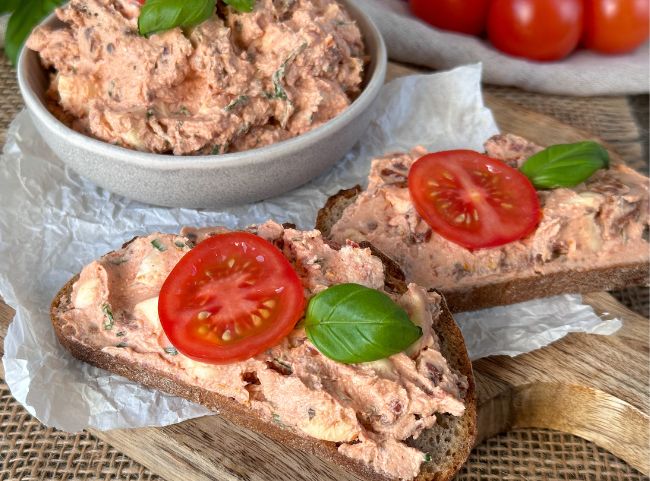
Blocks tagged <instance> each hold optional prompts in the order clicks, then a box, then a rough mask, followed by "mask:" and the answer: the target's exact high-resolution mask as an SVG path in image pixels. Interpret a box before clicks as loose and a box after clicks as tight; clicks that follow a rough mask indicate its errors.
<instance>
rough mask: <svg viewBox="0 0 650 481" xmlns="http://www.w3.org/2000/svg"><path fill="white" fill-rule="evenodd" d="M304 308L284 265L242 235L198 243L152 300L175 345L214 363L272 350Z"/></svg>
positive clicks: (274, 252)
mask: <svg viewBox="0 0 650 481" xmlns="http://www.w3.org/2000/svg"><path fill="white" fill-rule="evenodd" d="M304 308H305V298H304V292H303V287H302V284H301V282H300V278H299V277H298V275H297V274H296V272H295V271H294V269H293V267H292V266H291V264H290V263H289V261H287V259H286V258H285V257H284V256H283V255H282V253H281V252H280V251H279V250H278V249H277V248H276V247H275V246H274V245H273V244H271V243H269V242H268V241H266V240H264V239H262V238H260V237H258V236H256V235H253V234H249V233H246V232H232V233H227V234H221V235H216V236H213V237H210V238H208V239H206V240H205V241H203V242H201V243H200V244H198V245H197V246H196V247H195V248H194V249H192V250H191V251H190V252H188V253H187V254H186V255H185V256H184V257H183V258H182V259H181V260H180V262H179V263H178V264H177V265H176V266H175V267H174V269H173V270H172V272H171V273H170V274H169V277H168V278H167V280H166V281H165V282H164V284H163V286H162V289H161V291H160V298H159V300H158V314H159V316H160V322H161V324H162V327H163V330H164V331H165V334H166V335H167V337H168V338H169V341H170V342H171V343H172V344H173V345H174V347H176V349H178V350H179V351H180V352H182V353H183V354H185V355H186V356H187V357H190V358H192V359H195V360H197V361H202V362H207V363H213V364H225V363H230V362H236V361H242V360H244V359H248V358H250V357H252V356H255V355H256V354H259V353H260V352H262V351H264V350H265V349H268V348H269V347H272V346H274V345H276V344H277V343H278V342H280V341H281V340H282V339H283V338H284V337H285V336H286V335H287V334H289V332H291V330H292V329H293V328H294V326H295V325H296V323H297V322H298V321H299V320H300V318H301V316H302V314H303V311H304Z"/></svg>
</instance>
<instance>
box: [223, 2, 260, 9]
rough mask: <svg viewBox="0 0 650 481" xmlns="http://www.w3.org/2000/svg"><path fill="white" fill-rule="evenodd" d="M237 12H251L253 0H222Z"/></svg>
mask: <svg viewBox="0 0 650 481" xmlns="http://www.w3.org/2000/svg"><path fill="white" fill-rule="evenodd" d="M223 1H224V3H227V4H228V5H230V6H231V7H232V8H234V9H235V10H237V11H238V12H252V11H253V7H254V6H255V0H223Z"/></svg>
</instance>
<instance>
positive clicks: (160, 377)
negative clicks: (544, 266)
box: [50, 247, 477, 481]
mask: <svg viewBox="0 0 650 481" xmlns="http://www.w3.org/2000/svg"><path fill="white" fill-rule="evenodd" d="M373 249H374V247H373ZM374 251H375V252H376V249H374ZM382 256H383V255H382ZM383 258H384V260H385V262H386V264H385V266H386V271H387V273H388V272H390V273H391V274H390V276H387V280H388V278H389V277H390V278H391V279H392V278H393V277H394V278H396V279H399V278H400V276H401V279H403V278H404V275H403V273H401V269H399V267H398V266H397V265H396V264H395V263H394V262H392V261H391V260H390V259H389V258H387V257H386V256H383ZM78 278H79V276H78V275H76V276H74V277H73V278H72V279H70V280H69V281H68V282H67V283H66V284H65V286H63V287H62V288H61V290H60V291H59V292H58V294H57V295H56V297H55V298H54V300H53V301H52V305H51V308H50V315H51V320H52V325H53V327H54V331H55V333H56V336H57V338H58V340H59V342H60V343H61V345H63V347H65V348H66V349H67V350H68V351H69V352H70V353H71V354H72V355H73V356H74V357H75V358H77V359H79V360H81V361H84V362H87V363H89V364H92V365H93V366H96V367H99V368H101V369H105V370H107V371H110V372H112V373H115V374H118V375H120V376H124V377H126V378H128V379H130V380H132V381H135V382H138V383H140V384H143V385H145V386H148V387H151V388H154V389H158V390H160V391H163V392H166V393H168V394H172V395H175V396H179V397H182V398H185V399H188V400H190V401H193V402H195V403H198V404H201V405H203V406H205V407H207V408H208V409H211V410H213V411H216V412H218V414H219V415H221V416H223V417H224V418H225V419H227V420H228V421H231V422H233V423H235V424H237V425H239V426H243V427H245V428H247V429H251V430H253V431H255V432H258V433H261V434H263V435H265V436H267V437H269V438H271V439H273V440H275V441H277V442H278V443H280V444H283V445H287V446H290V447H292V448H296V449H300V450H302V451H304V452H307V453H311V454H314V455H316V456H318V457H320V458H322V459H325V460H327V461H330V462H332V463H334V464H336V465H338V466H340V467H342V468H344V469H346V470H348V471H351V472H353V473H355V474H356V475H358V476H360V477H361V478H362V479H365V480H368V481H370V480H377V481H380V480H381V481H397V480H391V479H390V478H388V477H386V476H384V475H381V474H379V473H377V472H376V471H374V470H372V469H371V468H370V467H369V466H367V465H364V464H363V463H361V462H358V461H355V460H352V459H351V458H348V457H347V456H344V455H342V454H340V453H339V452H338V450H337V446H336V443H332V442H327V441H321V440H318V439H315V438H311V437H308V436H305V435H301V434H299V433H298V432H295V431H292V430H289V429H288V428H284V427H281V426H279V425H277V424H276V423H273V422H268V421H265V420H263V419H261V418H259V417H258V416H257V415H256V413H255V411H253V410H252V409H250V408H248V407H246V406H244V405H242V404H240V403H239V402H237V401H235V400H234V399H231V398H228V397H226V396H222V395H220V394H217V393H214V392H210V391H207V390H205V389H202V388H199V387H197V386H193V385H191V384H188V383H185V382H181V381H178V380H176V379H174V378H173V377H172V376H170V375H169V374H167V373H165V372H164V371H158V370H150V369H144V368H142V367H141V366H139V365H138V364H137V363H135V362H128V361H126V360H123V359H120V358H117V357H115V356H112V355H111V354H109V353H107V352H104V351H102V350H101V349H98V348H97V347H94V346H89V345H87V344H84V343H81V342H79V341H78V340H76V339H74V338H72V337H70V336H69V335H66V333H65V332H64V330H63V323H62V319H61V317H60V313H61V312H62V311H63V309H64V308H65V306H67V305H68V304H69V302H70V296H71V294H72V287H73V285H74V283H75V282H76V280H77V279H78ZM387 288H389V289H391V290H394V291H396V292H403V290H405V288H406V284H404V283H403V281H402V284H401V285H400V284H399V283H398V284H392V285H387ZM441 308H442V313H441V315H440V318H439V319H438V321H437V323H436V325H435V329H436V332H437V333H438V336H439V338H440V340H441V344H442V346H441V351H442V353H443V354H444V355H445V357H446V358H447V359H448V362H449V363H450V366H451V367H452V368H453V369H455V370H457V371H458V372H460V373H462V374H463V375H465V376H466V377H467V379H468V383H469V388H468V390H467V393H466V396H465V405H466V410H465V414H464V415H463V416H462V417H460V418H454V417H453V416H448V415H443V416H441V417H442V418H443V419H446V420H447V421H446V422H447V424H449V426H451V428H453V432H452V431H451V430H450V429H448V430H447V431H448V432H445V434H446V435H447V436H448V437H449V436H451V437H452V439H453V445H452V446H451V448H452V452H453V454H452V455H451V456H446V455H445V454H444V453H445V452H446V451H447V449H448V447H449V446H447V445H446V446H445V447H444V450H442V449H441V450H439V451H440V452H438V453H437V454H438V455H439V457H440V459H441V463H440V464H439V465H438V466H437V467H438V468H439V469H438V470H436V471H434V470H433V468H434V466H433V464H434V463H433V462H432V463H428V464H425V465H423V470H422V471H421V472H420V474H419V475H418V477H417V478H416V480H417V481H448V480H450V479H451V478H452V477H453V476H454V474H455V473H456V472H457V471H458V469H460V467H461V466H462V465H463V464H464V463H465V461H466V460H467V457H468V456H469V453H470V451H471V449H472V446H473V445H474V442H475V439H476V425H477V424H476V423H477V420H476V412H477V409H476V392H475V384H474V376H473V373H472V364H471V362H470V360H469V357H468V355H467V348H466V347H465V341H464V340H463V336H462V334H461V332H460V329H459V328H458V326H457V325H456V323H455V321H454V320H453V318H452V316H451V313H450V312H449V310H448V308H447V306H446V303H445V301H444V299H443V300H442V305H441ZM448 356H449V357H448ZM432 449H435V447H432ZM435 458H436V456H434V459H435Z"/></svg>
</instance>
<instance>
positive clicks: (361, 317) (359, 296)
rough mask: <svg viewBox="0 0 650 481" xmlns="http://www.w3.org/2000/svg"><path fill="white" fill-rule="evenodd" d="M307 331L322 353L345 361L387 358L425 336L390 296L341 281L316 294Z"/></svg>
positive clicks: (307, 319)
mask: <svg viewBox="0 0 650 481" xmlns="http://www.w3.org/2000/svg"><path fill="white" fill-rule="evenodd" d="M305 331H306V332H307V337H309V340H310V341H311V342H312V343H313V344H314V345H315V346H316V347H317V348H318V350H319V351H320V352H322V353H323V354H324V355H325V356H327V357H329V358H330V359H334V360H335V361H339V362H342V363H346V364H353V363H359V362H370V361H376V360H378V359H384V358H387V357H389V356H392V355H393V354H396V353H398V352H401V351H403V350H404V349H406V348H407V347H409V346H410V345H411V344H413V343H414V342H415V341H417V340H418V339H419V338H420V336H421V335H422V330H421V329H420V328H419V327H418V326H416V325H415V324H413V322H411V320H410V319H409V316H408V314H407V313H406V311H405V310H404V309H402V308H401V307H400V306H398V305H397V304H395V302H393V300H392V299H391V298H390V297H388V296H387V295H386V294H384V293H383V292H380V291H377V290H375V289H369V288H367V287H364V286H361V285H358V284H339V285H336V286H333V287H330V288H329V289H327V290H325V291H323V292H321V293H319V294H317V295H316V296H314V297H313V298H312V299H311V301H310V302H309V306H308V307H307V315H306V318H305Z"/></svg>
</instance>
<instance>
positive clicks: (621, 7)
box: [583, 0, 650, 53]
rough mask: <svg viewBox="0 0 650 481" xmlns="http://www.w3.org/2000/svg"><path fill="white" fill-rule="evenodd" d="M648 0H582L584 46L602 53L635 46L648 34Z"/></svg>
mask: <svg viewBox="0 0 650 481" xmlns="http://www.w3.org/2000/svg"><path fill="white" fill-rule="evenodd" d="M649 5H650V1H648V0H585V27H584V32H583V43H584V45H585V47H587V48H589V49H592V50H596V51H597V52H602V53H624V52H629V51H630V50H634V49H635V48H637V47H638V46H639V45H641V44H642V43H644V42H645V41H646V39H647V38H648V24H649V23H650V11H649V8H648V6H649Z"/></svg>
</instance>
